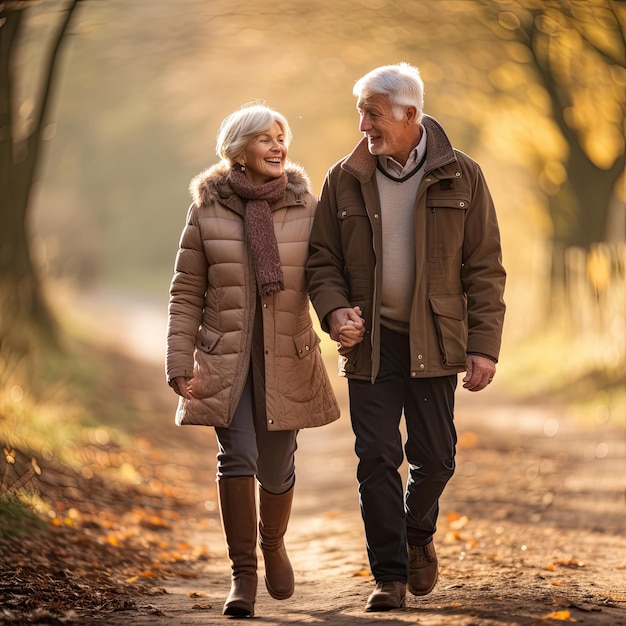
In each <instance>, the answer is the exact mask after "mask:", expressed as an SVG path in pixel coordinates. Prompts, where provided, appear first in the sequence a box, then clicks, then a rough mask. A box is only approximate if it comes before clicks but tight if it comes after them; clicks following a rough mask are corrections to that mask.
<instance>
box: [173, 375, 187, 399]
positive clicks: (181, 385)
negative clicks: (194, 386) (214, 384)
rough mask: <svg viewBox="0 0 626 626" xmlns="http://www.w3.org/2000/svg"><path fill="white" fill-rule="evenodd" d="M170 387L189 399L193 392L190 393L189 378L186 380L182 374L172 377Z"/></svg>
mask: <svg viewBox="0 0 626 626" xmlns="http://www.w3.org/2000/svg"><path fill="white" fill-rule="evenodd" d="M170 387H171V388H172V389H173V390H174V391H175V392H176V393H177V394H178V395H179V396H182V397H183V398H185V399H186V400H191V398H193V394H192V393H191V379H189V380H187V379H186V378H185V377H184V376H177V377H176V378H172V381H171V382H170Z"/></svg>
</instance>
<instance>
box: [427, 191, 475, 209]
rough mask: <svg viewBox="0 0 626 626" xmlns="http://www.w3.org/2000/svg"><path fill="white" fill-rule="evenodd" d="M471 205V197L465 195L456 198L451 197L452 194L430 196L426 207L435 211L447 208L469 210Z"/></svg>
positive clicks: (456, 195) (458, 195)
mask: <svg viewBox="0 0 626 626" xmlns="http://www.w3.org/2000/svg"><path fill="white" fill-rule="evenodd" d="M469 205H470V199H469V196H466V195H464V194H454V196H451V195H450V194H447V195H440V194H437V195H435V194H429V195H428V197H427V198H426V206H427V207H429V208H431V207H432V208H435V209H439V208H441V209H444V208H445V209H461V210H466V209H467V208H469Z"/></svg>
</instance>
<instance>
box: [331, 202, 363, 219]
mask: <svg viewBox="0 0 626 626" xmlns="http://www.w3.org/2000/svg"><path fill="white" fill-rule="evenodd" d="M355 215H358V216H360V217H367V211H366V210H365V206H364V205H363V204H360V203H358V202H339V205H338V206H337V217H338V218H339V219H340V220H345V219H346V218H348V217H354V216H355Z"/></svg>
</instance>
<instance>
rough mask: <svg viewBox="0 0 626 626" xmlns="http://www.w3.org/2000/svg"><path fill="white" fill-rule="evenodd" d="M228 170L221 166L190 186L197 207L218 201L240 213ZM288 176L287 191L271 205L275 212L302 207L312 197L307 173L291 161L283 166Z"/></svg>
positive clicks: (195, 180) (215, 166)
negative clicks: (293, 206) (280, 208)
mask: <svg viewBox="0 0 626 626" xmlns="http://www.w3.org/2000/svg"><path fill="white" fill-rule="evenodd" d="M229 172H230V166H229V165H228V164H226V163H223V162H220V163H217V164H215V165H212V166H211V167H209V168H208V169H206V170H204V171H203V172H200V173H199V174H198V175H197V176H195V177H194V178H193V179H192V181H191V183H190V184H189V192H190V193H191V198H192V200H193V201H194V203H195V204H196V206H202V205H208V204H210V203H211V202H212V201H215V200H217V201H219V202H221V203H223V204H225V205H226V206H228V207H229V208H232V209H234V210H236V211H237V212H241V211H242V210H243V206H244V205H245V203H244V202H243V201H242V200H241V198H239V196H237V194H236V193H235V192H234V191H233V190H232V189H231V186H230V183H229V181H228V174H229ZM285 172H286V173H287V189H286V191H285V196H284V198H283V199H282V200H279V201H278V202H277V203H276V204H274V205H273V206H274V208H279V207H281V206H289V205H293V204H302V203H303V202H304V197H305V196H306V195H308V194H309V193H311V180H310V179H309V176H308V174H307V173H306V170H305V169H304V168H303V167H301V166H300V165H298V164H297V163H293V162H292V161H287V163H286V164H285Z"/></svg>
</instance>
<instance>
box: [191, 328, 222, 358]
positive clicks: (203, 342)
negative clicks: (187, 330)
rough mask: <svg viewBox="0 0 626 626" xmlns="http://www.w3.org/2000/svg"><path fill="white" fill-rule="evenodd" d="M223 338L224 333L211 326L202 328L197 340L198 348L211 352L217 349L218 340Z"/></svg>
mask: <svg viewBox="0 0 626 626" xmlns="http://www.w3.org/2000/svg"><path fill="white" fill-rule="evenodd" d="M221 338H222V333H219V332H217V331H215V330H212V329H211V328H202V329H200V332H199V333H198V338H197V340H196V348H198V349H199V350H202V351H203V352H206V353H211V352H213V350H215V346H216V345H217V342H218V341H219V340H220V339H221Z"/></svg>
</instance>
